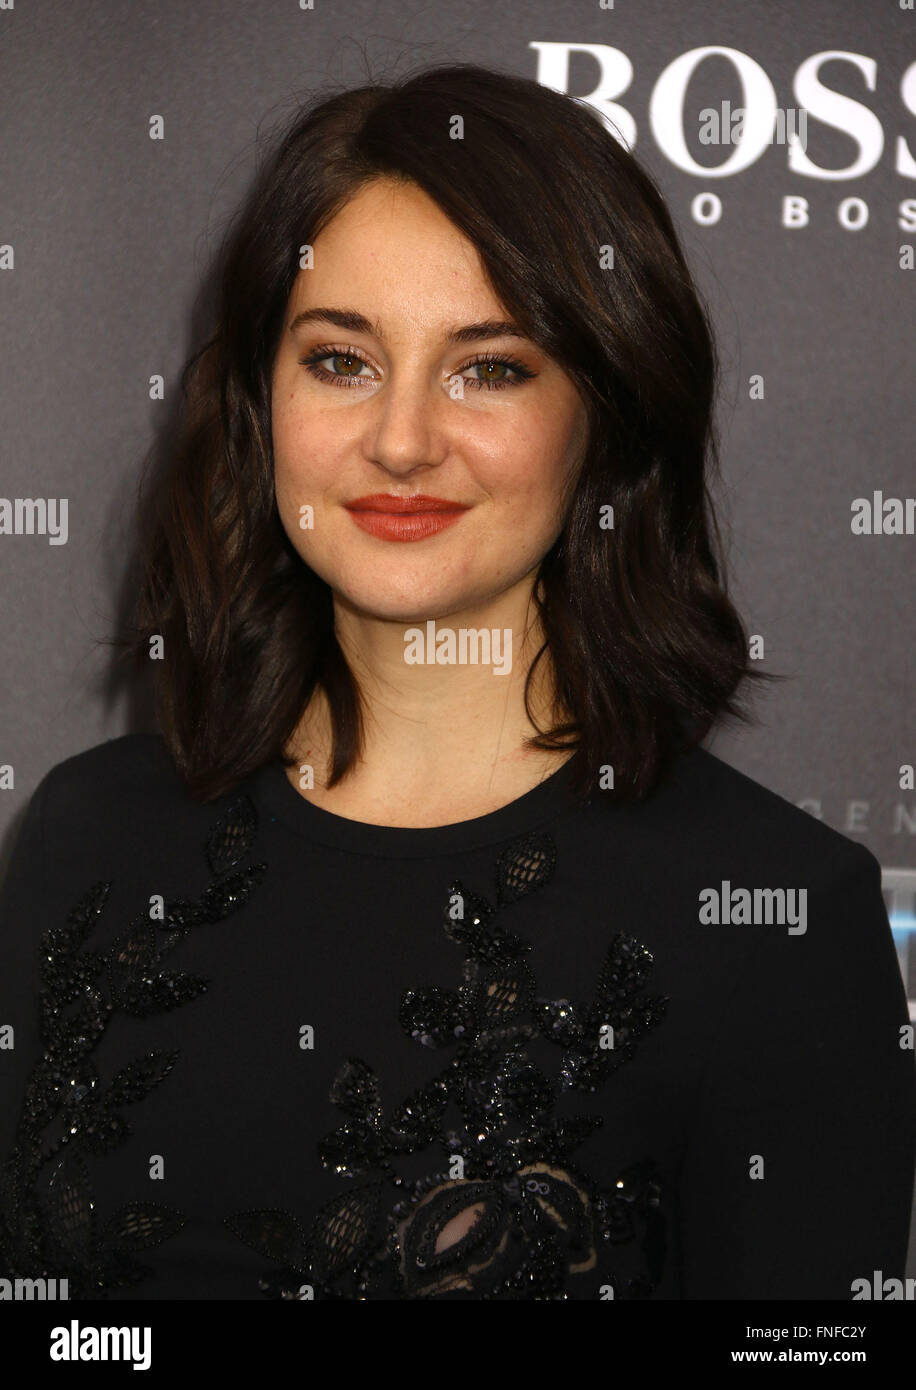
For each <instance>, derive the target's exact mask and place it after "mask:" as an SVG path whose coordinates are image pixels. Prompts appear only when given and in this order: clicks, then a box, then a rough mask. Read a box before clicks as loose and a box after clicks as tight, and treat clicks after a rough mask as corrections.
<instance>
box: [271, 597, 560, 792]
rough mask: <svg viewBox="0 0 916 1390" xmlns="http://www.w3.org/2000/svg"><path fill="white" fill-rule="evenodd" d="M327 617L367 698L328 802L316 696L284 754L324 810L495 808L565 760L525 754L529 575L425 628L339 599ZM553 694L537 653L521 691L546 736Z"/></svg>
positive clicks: (537, 632)
mask: <svg viewBox="0 0 916 1390" xmlns="http://www.w3.org/2000/svg"><path fill="white" fill-rule="evenodd" d="M334 614H335V631H336V634H337V639H338V642H339V643H340V646H341V648H342V650H343V653H344V655H345V657H346V659H347V662H348V664H349V665H350V668H351V670H352V671H353V673H354V676H355V678H356V680H357V682H358V684H359V687H360V691H361V694H362V697H363V710H364V724H363V728H364V743H363V751H362V756H361V758H360V759H359V761H358V763H357V764H356V766H355V767H354V768H353V769H352V770H351V771H350V772H348V773H347V774H346V776H345V777H344V779H343V781H342V782H341V783H338V785H337V787H335V788H332V789H331V790H330V793H327V790H326V788H327V778H328V775H329V771H330V755H331V736H330V735H331V723H330V715H329V711H328V707H327V700H326V697H325V695H324V692H323V691H321V690H318V691H316V694H315V697H314V698H313V699H312V701H311V702H310V704H309V706H308V708H307V709H306V711H305V713H304V715H303V718H302V720H301V721H300V723H299V725H298V727H297V729H296V732H295V735H294V737H293V739H291V740H290V743H289V745H288V751H289V752H290V753H292V754H293V756H294V757H295V759H296V762H297V765H301V764H308V765H309V766H311V767H312V768H313V769H314V778H315V788H316V790H317V791H318V792H319V793H324V795H323V798H322V799H323V802H324V804H330V797H334V796H335V795H336V797H337V800H338V801H339V802H340V803H348V802H349V803H352V804H354V805H355V804H356V801H357V799H360V798H361V799H362V800H363V801H364V802H366V803H375V804H377V805H378V806H382V805H384V804H386V803H387V804H393V803H397V804H398V805H400V806H404V805H405V804H411V805H413V806H414V807H415V808H418V809H419V808H421V807H426V808H429V809H430V810H432V808H433V807H436V806H441V807H442V808H443V809H444V810H446V811H447V810H448V808H455V809H457V808H459V807H470V806H472V805H473V806H476V805H483V806H485V805H487V804H488V801H492V802H493V804H494V805H501V804H504V802H505V800H506V799H507V798H509V799H511V798H512V797H513V796H514V795H520V794H521V792H522V791H524V790H526V789H527V788H528V787H531V786H534V785H536V784H537V783H538V782H540V781H542V780H543V778H544V777H546V776H548V775H549V774H550V773H551V772H553V771H555V770H556V769H557V768H558V767H559V766H560V765H561V764H562V763H564V762H566V761H567V759H568V758H569V756H570V753H569V752H568V751H565V752H561V753H550V752H542V751H540V750H537V749H534V750H531V749H526V748H525V746H524V741H525V739H526V738H528V737H529V736H531V735H532V734H534V733H536V732H537V729H536V726H535V724H534V723H533V722H532V720H531V719H529V717H528V714H527V711H526V709H525V699H524V688H525V680H526V677H527V675H528V671H529V668H530V666H531V662H532V660H533V659H534V656H535V654H536V653H537V650H538V648H539V647H540V645H541V643H542V641H543V630H542V627H541V623H540V619H539V615H538V613H537V608H536V605H535V603H534V598H533V576H527V577H526V579H525V580H523V581H521V582H520V583H519V584H517V585H515V586H514V587H513V588H512V589H509V590H507V591H506V592H505V593H504V594H502V595H500V596H499V598H498V599H496V600H491V601H489V602H488V603H487V604H486V605H485V606H483V605H482V606H481V607H480V608H478V609H466V610H463V611H462V612H461V613H460V614H458V613H452V614H449V615H448V616H447V617H442V618H436V619H435V620H433V621H432V622H431V621H430V620H429V619H428V618H427V617H425V616H424V617H422V618H418V619H417V620H416V621H406V620H404V619H397V620H386V619H380V618H378V617H375V616H369V615H367V614H365V613H363V612H360V611H358V610H356V609H354V608H353V607H352V606H350V605H348V604H347V603H346V601H343V600H340V599H338V597H337V596H336V595H335V603H334ZM462 630H464V638H463V640H462ZM475 633H476V638H477V641H476V644H475V640H474V637H475ZM485 637H486V638H488V639H489V650H488V648H487V641H486V640H484V639H485ZM552 696H553V668H552V665H551V663H550V661H549V652H545V653H544V655H543V656H542V657H541V659H540V661H539V662H538V665H537V668H536V670H535V673H534V676H533V677H532V682H531V690H530V692H529V703H530V707H531V710H532V713H533V715H534V716H535V718H536V719H537V720H538V723H539V724H540V726H541V728H542V729H544V728H549V727H550V725H551V723H552V722H553V717H554V716H553V709H552ZM292 771H297V770H296V769H291V772H292ZM297 775H298V773H297ZM453 818H457V817H453Z"/></svg>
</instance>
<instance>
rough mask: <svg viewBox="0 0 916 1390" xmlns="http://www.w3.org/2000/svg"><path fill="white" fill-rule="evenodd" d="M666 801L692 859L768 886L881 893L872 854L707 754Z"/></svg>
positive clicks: (689, 760) (692, 757)
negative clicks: (865, 885)
mask: <svg viewBox="0 0 916 1390" xmlns="http://www.w3.org/2000/svg"><path fill="white" fill-rule="evenodd" d="M662 799H663V800H664V803H665V809H666V811H667V813H668V814H669V815H673V816H674V817H675V818H676V820H677V823H678V827H679V832H678V833H679V837H680V838H681V840H682V843H683V844H684V847H685V849H686V851H687V852H688V853H690V854H691V855H692V856H695V857H696V859H698V860H700V861H701V862H704V863H709V864H712V862H716V863H719V864H721V865H723V866H724V867H726V868H728V867H730V866H733V867H734V868H735V870H740V871H742V872H744V873H745V874H751V875H752V876H753V877H755V878H756V879H757V881H758V882H762V883H765V882H767V881H769V880H770V878H771V877H772V875H774V874H780V875H782V876H786V875H788V876H790V877H791V878H793V879H795V880H796V881H798V880H801V881H802V882H804V883H806V884H808V885H809V886H810V887H812V888H815V889H817V890H819V891H829V890H830V889H831V888H833V887H835V886H836V885H837V884H838V883H840V882H842V881H843V880H846V879H847V878H848V877H849V876H850V875H852V876H855V877H861V876H863V875H864V876H865V877H866V878H867V879H869V880H870V881H871V882H872V883H873V884H875V883H877V884H878V885H880V877H881V866H880V864H879V862H878V860H877V858H876V857H875V855H874V854H872V852H871V850H869V849H868V848H867V846H865V845H864V844H862V843H861V842H860V841H857V840H852V839H850V837H849V836H848V835H844V834H842V833H841V832H840V831H839V830H836V829H834V828H833V827H832V826H830V825H827V824H826V823H825V822H824V821H822V820H818V818H817V817H816V816H814V815H812V814H811V813H810V812H809V811H806V810H803V809H802V808H801V807H800V806H796V805H794V804H793V803H792V802H791V801H789V800H787V799H786V798H785V797H784V796H781V795H780V794H779V793H778V792H775V791H773V790H772V789H771V788H769V787H766V786H764V785H763V783H761V782H757V781H755V780H754V778H752V777H749V776H748V775H747V774H746V773H743V772H740V771H739V770H738V769H737V768H735V767H732V766H731V765H730V764H729V763H726V762H724V761H723V760H722V759H721V758H719V757H717V756H716V755H715V754H714V753H711V752H709V751H708V750H707V749H704V748H695V749H693V750H692V751H691V752H690V753H687V754H685V755H684V756H683V757H682V758H681V759H679V760H678V762H677V764H676V766H675V769H674V771H673V773H672V776H671V778H670V780H669V783H668V784H667V785H666V789H665V795H664V797H663V798H662ZM777 881H778V880H777Z"/></svg>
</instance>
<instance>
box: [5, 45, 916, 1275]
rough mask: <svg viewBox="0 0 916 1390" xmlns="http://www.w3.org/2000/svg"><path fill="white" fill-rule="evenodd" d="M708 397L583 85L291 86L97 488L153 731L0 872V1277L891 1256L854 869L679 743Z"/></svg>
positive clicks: (566, 1269) (457, 1269)
mask: <svg viewBox="0 0 916 1390" xmlns="http://www.w3.org/2000/svg"><path fill="white" fill-rule="evenodd" d="M714 382H715V359H714V351H713V344H712V340H711V335H710V331H709V328H708V324H707V319H706V316H705V313H704V310H703V308H702V307H701V305H700V302H699V300H698V296H697V292H696V290H695V288H694V286H693V283H692V281H691V277H690V274H689V272H688V270H687V268H686V266H685V263H684V259H683V256H682V253H681V250H680V248H679V245H678V242H677V238H676V235H675V232H674V229H673V227H672V224H671V221H670V218H669V215H668V213H667V211H666V209H665V207H664V204H663V202H662V200H661V197H660V195H659V193H658V192H657V190H656V189H655V187H654V185H653V184H652V182H651V181H650V179H649V177H648V176H647V175H646V173H645V172H644V171H642V170H641V169H640V167H639V166H638V165H637V164H636V163H635V161H634V160H633V158H632V157H631V156H630V155H629V154H628V153H627V152H626V151H625V150H624V148H623V147H622V146H621V145H620V144H619V143H618V142H617V141H616V140H615V139H614V138H613V136H612V135H611V134H610V133H609V132H608V130H607V129H606V128H605V127H604V126H603V125H602V124H601V123H600V122H599V121H598V120H597V119H596V117H595V116H594V114H593V113H591V112H590V111H589V110H588V109H587V108H585V107H583V106H582V105H580V104H579V103H577V102H575V101H573V100H571V99H569V98H567V97H564V96H562V95H560V94H559V93H556V92H554V91H552V90H549V89H546V88H542V87H540V86H538V85H537V84H536V83H534V82H531V81H527V80H524V79H521V78H517V77H510V76H504V75H500V74H497V73H493V72H490V71H487V70H484V69H481V68H477V67H473V66H464V65H462V66H449V67H441V68H433V69H429V70H426V71H421V72H419V73H418V74H415V75H414V76H413V77H412V78H409V79H405V80H403V81H401V82H399V83H397V84H394V85H391V86H387V87H384V86H369V87H365V88H363V89H360V90H357V91H350V92H343V93H341V94H338V95H335V96H333V97H331V98H329V99H325V100H321V101H316V102H315V103H313V105H312V106H311V107H310V108H308V109H306V110H305V111H302V112H299V113H297V116H296V118H295V120H294V121H293V122H292V124H291V125H290V127H289V129H288V130H287V131H286V132H285V133H284V135H283V138H282V139H281V140H280V142H279V144H278V146H277V148H276V150H275V151H274V153H273V154H272V156H271V158H270V160H269V161H268V162H267V163H266V165H265V166H264V168H263V170H262V172H261V173H260V175H259V178H258V180H257V182H256V185H255V187H254V189H253V191H252V193H251V195H250V197H249V198H248V200H247V202H246V205H245V207H244V208H243V209H242V211H241V214H240V216H239V218H238V219H237V221H236V224H235V225H234V227H233V228H232V229H231V234H230V236H229V237H228V239H227V242H226V244H225V247H224V250H223V254H222V260H221V274H220V281H219V296H218V314H217V324H216V328H215V332H214V334H213V336H212V338H211V339H210V340H209V341H208V342H207V343H206V344H205V346H204V347H203V348H202V349H201V350H200V351H199V352H198V353H196V354H195V356H194V357H193V358H192V360H191V362H190V363H189V366H188V368H187V369H186V375H185V379H184V390H185V402H184V417H183V431H182V434H181V437H180V439H179V441H178V444H177V447H176V448H175V450H174V451H173V457H172V461H171V465H170V468H169V470H168V471H167V473H166V474H165V476H164V477H163V478H162V479H161V481H160V485H159V488H158V490H157V492H156V494H155V495H154V497H153V499H152V501H150V502H146V501H144V502H143V504H142V506H141V509H140V520H141V539H142V541H143V546H144V550H143V563H144V571H143V572H144V580H143V586H142V593H141V596H140V603H139V610H138V614H137V621H136V624H135V629H136V632H135V637H134V642H133V650H134V652H135V653H136V654H138V655H139V657H140V660H141V662H143V663H146V662H151V663H152V669H153V671H154V672H155V674H156V677H157V680H158V691H159V712H160V724H161V730H162V732H161V735H157V736H152V735H130V736H127V737H124V738H119V739H115V740H113V741H110V742H108V743H105V744H103V745H101V746H100V747H98V748H94V749H91V750H89V751H88V752H86V753H82V754H79V755H78V756H76V757H73V758H70V759H68V760H67V761H66V762H64V763H62V764H60V765H59V766H57V767H55V768H53V769H52V770H51V771H50V773H48V775H47V776H46V777H45V778H44V780H43V782H42V783H41V785H40V787H39V789H38V791H37V792H36V794H35V796H34V798H33V801H32V804H31V806H30V808H29V813H28V815H27V818H26V820H25V823H24V826H23V829H22V831H21V835H20V839H19V842H18V844H17V850H16V855H15V859H14V863H13V866H12V870H11V872H10V875H9V878H8V881H7V883H6V886H5V889H4V896H3V901H2V919H0V920H2V924H3V943H4V947H3V949H4V967H5V968H4V976H3V979H4V983H3V995H2V1015H3V1021H5V1022H8V1023H10V1024H12V1025H14V1028H15V1047H14V1048H13V1049H12V1050H8V1051H6V1052H4V1053H2V1054H0V1056H3V1057H5V1058H6V1060H5V1061H4V1062H3V1064H2V1069H0V1079H2V1086H3V1123H4V1126H5V1128H4V1133H3V1136H2V1137H3V1140H4V1144H5V1147H4V1149H3V1152H4V1153H6V1154H7V1155H8V1156H7V1159H6V1163H5V1167H4V1188H3V1203H2V1208H0V1209H2V1212H3V1219H2V1226H0V1229H2V1241H0V1245H2V1249H3V1251H4V1264H5V1266H6V1267H7V1268H8V1269H9V1270H10V1271H11V1272H12V1273H14V1274H16V1275H21V1276H37V1275H39V1274H45V1275H46V1276H54V1277H57V1278H67V1279H68V1281H69V1289H70V1296H71V1297H102V1296H106V1295H114V1296H117V1297H120V1298H131V1297H136V1298H185V1299H192V1298H237V1299H245V1298H259V1297H261V1296H263V1295H264V1294H267V1295H269V1296H275V1297H286V1298H303V1299H304V1298H324V1299H353V1298H470V1299H489V1298H496V1299H502V1298H506V1299H527V1298H534V1299H565V1298H570V1299H605V1298H623V1299H632V1298H647V1297H651V1298H659V1299H662V1298H664V1299H717V1298H739V1299H750V1298H758V1297H759V1298H802V1299H819V1298H843V1299H845V1298H850V1297H851V1293H852V1287H851V1286H852V1281H853V1280H854V1279H855V1278H857V1277H861V1276H866V1277H870V1275H871V1272H872V1270H873V1269H876V1268H877V1269H882V1270H883V1271H884V1272H885V1274H901V1273H902V1272H903V1264H904V1259H905V1247H906V1238H907V1223H908V1217H909V1203H910V1196H911V1190H912V1179H913V1164H914V1150H916V1136H914V1105H913V1102H914V1078H913V1067H912V1054H911V1053H907V1052H906V1051H902V1050H901V1048H900V1046H899V1040H900V1029H901V1028H902V1027H903V1026H905V1024H906V1021H907V1013H906V1002H905V998H904V993H903V987H902V982H901V980H900V976H899V971H898V968H897V963H896V956H895V952H894V948H893V944H892V938H891V934H890V930H889V926H888V921H887V916H886V913H885V911H884V906H883V902H882V898H881V892H880V874H879V866H878V863H877V860H876V859H875V858H874V856H873V855H872V854H871V853H869V852H868V851H867V850H866V849H864V848H863V847H861V846H859V845H856V844H854V843H853V842H852V841H850V840H848V839H847V838H845V837H844V836H842V835H840V834H839V833H837V832H836V831H834V830H832V829H831V828H829V827H828V826H826V825H824V824H821V823H819V822H818V821H816V820H815V819H813V818H811V817H810V816H808V815H807V814H805V813H804V812H802V811H800V810H798V809H796V808H795V807H793V806H792V805H790V804H789V803H788V802H786V801H784V800H783V799H781V798H780V797H778V796H777V795H775V794H774V793H772V792H770V791H768V790H767V789H765V788H764V787H762V786H760V785H758V784H756V783H755V782H753V781H751V780H750V779H748V778H747V777H745V776H743V775H741V774H740V773H738V772H737V771H735V770H733V769H732V768H730V767H728V766H727V765H725V764H724V763H722V762H721V761H719V760H718V759H717V758H715V757H714V756H712V755H711V754H709V753H708V752H706V751H704V750H703V749H702V748H701V747H700V746H699V745H700V741H701V740H702V738H703V737H704V735H705V734H706V733H707V732H708V731H709V730H710V729H711V728H712V727H713V725H714V724H715V723H716V722H717V721H719V720H721V719H722V718H724V717H727V716H737V717H741V718H747V717H748V716H747V715H746V714H745V713H744V711H743V710H742V709H741V708H740V706H739V704H738V702H737V699H736V692H737V690H738V687H739V685H741V684H742V682H744V681H746V680H747V679H751V678H754V677H755V676H756V673H755V672H754V671H753V670H752V669H751V668H750V665H749V662H748V658H747V638H746V634H745V631H744V628H743V625H742V622H741V620H740V618H739V616H738V614H737V613H736V612H735V610H734V608H733V607H732V605H731V603H730V602H729V600H728V598H727V596H726V593H725V590H724V583H723V580H722V578H721V575H722V567H721V559H720V558H718V557H717V554H716V552H714V549H713V545H712V542H711V537H710V530H709V528H710V527H712V528H713V529H714V521H713V517H712V511H711V508H710V506H709V501H708V497H707V491H706V487H707V476H708V472H709V470H710V469H711V468H712V466H713V465H714V460H715V454H714V442H713V436H712V429H711V416H712V408H713V400H714ZM757 678H758V679H759V677H757Z"/></svg>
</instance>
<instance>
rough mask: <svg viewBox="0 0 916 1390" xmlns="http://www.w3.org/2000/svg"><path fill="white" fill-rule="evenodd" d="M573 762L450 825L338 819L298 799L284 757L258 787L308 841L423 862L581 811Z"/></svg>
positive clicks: (270, 807) (258, 778) (263, 772)
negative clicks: (491, 807)
mask: <svg viewBox="0 0 916 1390" xmlns="http://www.w3.org/2000/svg"><path fill="white" fill-rule="evenodd" d="M574 761H575V758H574V757H573V758H569V759H567V761H566V762H565V763H563V764H562V765H561V766H560V767H559V768H557V770H556V771H555V772H552V773H550V774H549V776H547V777H545V778H544V780H543V781H541V782H539V783H538V784H537V785H536V786H534V787H532V788H531V789H530V790H529V791H527V792H523V793H522V795H521V796H518V797H516V798H515V799H514V800H513V801H509V802H507V803H506V805H505V806H500V807H498V808H497V809H496V810H495V811H489V812H487V813H486V814H485V815H482V816H473V817H471V819H470V820H462V821H454V822H451V823H449V824H447V825H432V826H400V825H373V824H370V823H369V822H367V821H358V820H351V819H349V818H348V817H346V816H339V815H337V814H336V813H335V812H333V811H328V810H326V809H325V808H324V807H323V806H316V805H315V804H314V803H313V802H311V801H307V800H306V799H305V797H304V796H302V795H300V793H299V792H297V791H296V788H295V787H294V786H293V785H292V783H291V782H290V780H289V778H288V777H287V775H286V770H285V768H284V766H283V762H282V760H281V759H280V758H274V759H272V760H271V761H270V762H268V763H265V764H264V766H263V767H262V768H260V769H259V771H258V772H257V773H256V774H255V789H256V794H257V795H258V796H259V798H260V800H261V803H262V804H263V806H264V807H265V808H266V809H267V811H268V812H269V814H270V815H272V816H274V817H276V818H277V819H278V820H280V821H282V822H283V823H284V824H285V825H286V826H288V827H289V828H290V829H292V830H295V831H297V832H298V833H299V834H301V835H304V836H305V837H306V838H308V839H310V840H315V841H317V842H319V843H321V844H324V845H330V846H333V847H334V848H337V849H343V850H347V851H349V852H350V853H354V854H368V855H379V856H382V857H385V858H395V859H397V858H404V859H423V858H426V857H427V856H429V855H434V854H452V853H454V852H455V851H457V850H470V849H476V848H480V847H485V846H488V845H492V844H496V843H498V842H499V841H502V840H507V839H512V838H514V837H515V836H517V835H522V834H524V833H525V832H526V831H528V830H533V829H534V828H535V827H537V826H539V825H543V824H544V823H546V822H548V821H551V820H553V819H554V818H555V817H557V816H561V815H567V814H569V813H570V812H572V811H575V810H577V809H579V808H580V807H581V806H582V805H583V802H582V799H581V797H578V796H577V795H576V794H575V793H574V792H573V791H572V788H571V786H570V782H571V773H572V769H571V764H572V763H573V762H574ZM589 799H591V798H589Z"/></svg>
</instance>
